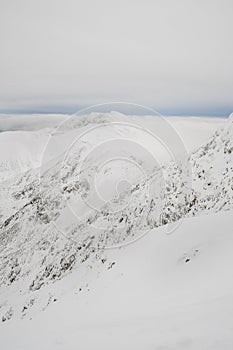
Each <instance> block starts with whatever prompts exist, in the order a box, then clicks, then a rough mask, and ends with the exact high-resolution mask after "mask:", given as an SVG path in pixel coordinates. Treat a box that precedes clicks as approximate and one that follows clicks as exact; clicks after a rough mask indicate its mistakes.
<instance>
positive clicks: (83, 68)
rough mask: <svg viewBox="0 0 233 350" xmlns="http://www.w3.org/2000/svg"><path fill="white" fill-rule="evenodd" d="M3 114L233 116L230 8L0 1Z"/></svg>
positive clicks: (165, 0) (187, 2) (201, 3)
mask: <svg viewBox="0 0 233 350" xmlns="http://www.w3.org/2000/svg"><path fill="white" fill-rule="evenodd" d="M0 5H1V6H0V7H1V8H0V45H1V46H0V48H1V53H0V79H1V80H0V111H5V110H16V111H20V110H28V111H43V110H44V111H55V112H59V111H60V112H64V111H68V112H74V111H75V110H76V109H78V108H79V107H80V106H86V105H90V104H95V103H103V102H108V101H128V102H135V103H139V104H143V105H146V106H150V107H154V108H156V109H157V110H158V111H160V112H161V113H165V114H166V113H167V114H171V113H173V114H195V113H196V114H216V115H218V114H219V115H221V114H227V113H230V112H231V111H233V1H232V0H140V1H137V0H132V1H131V0H124V1H121V0H83V1H81V0H74V1H73V0H54V1H52V0H36V1H35V0H0Z"/></svg>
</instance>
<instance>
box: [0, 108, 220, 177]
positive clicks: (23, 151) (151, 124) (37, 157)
mask: <svg viewBox="0 0 233 350" xmlns="http://www.w3.org/2000/svg"><path fill="white" fill-rule="evenodd" d="M103 115H104V114H103ZM98 118H99V115H98V113H92V114H91V115H90V116H84V117H83V116H78V115H77V116H76V117H75V118H74V117H73V119H74V120H75V123H76V124H78V123H79V124H80V126H82V124H81V122H82V123H83V124H84V125H85V122H86V121H87V120H90V122H91V123H93V122H94V123H95V120H96V119H98ZM156 118H157V117H156V116H145V117H139V116H129V117H128V118H126V117H124V121H125V123H126V122H127V123H129V124H130V125H135V124H136V125H138V124H142V125H143V126H145V127H146V128H147V129H148V130H150V131H153V130H154V131H156V128H157V127H158V126H159V121H158V120H156ZM67 119H68V116H67V115H40V114H33V115H0V182H1V181H5V180H6V179H9V178H11V177H14V176H16V175H17V174H19V173H23V172H25V171H27V170H29V169H32V168H37V167H39V166H40V165H41V160H42V157H43V152H44V149H45V147H46V145H47V143H48V142H49V140H50V138H51V135H53V132H54V131H55V130H56V128H57V127H58V125H59V124H60V123H62V122H64V121H65V120H67ZM165 119H166V120H167V121H168V122H169V123H170V124H171V126H172V127H173V128H175V130H176V132H177V133H178V135H179V136H180V138H181V139H182V140H183V142H184V145H185V147H186V148H187V151H188V152H192V151H194V150H196V149H198V148H199V147H200V146H201V145H202V144H204V143H205V142H207V140H208V138H210V137H211V136H212V134H213V133H214V131H215V130H216V129H217V128H218V127H220V126H222V125H224V123H225V119H224V118H198V117H166V118H165ZM79 120H80V122H79ZM107 120H109V119H107ZM110 120H113V121H117V120H118V121H119V120H120V121H122V118H120V119H119V117H118V119H117V115H115V116H114V114H113V118H112V119H110ZM131 129H132V127H131ZM128 130H129V128H128ZM1 131H2V132H1ZM126 131H127V130H126ZM119 132H120V130H119ZM122 132H123V133H124V132H125V130H122ZM131 132H132V130H131ZM144 134H145V133H144ZM109 136H110V134H109V135H108V137H109ZM125 136H126V137H129V136H130V135H129V132H128V133H127V134H126V135H125ZM146 136H147V137H146V138H145V136H144V137H143V133H142V132H140V130H137V129H136V128H135V127H134V128H133V135H131V138H133V139H134V140H137V142H141V144H142V145H143V146H144V147H147V148H148V149H150V150H153V148H154V147H155V145H154V140H153V138H151V137H150V138H148V133H147V135H146ZM71 137H72V136H71V135H70V134H69V133H68V132H66V134H65V135H60V134H59V133H57V134H56V137H54V138H53V143H54V147H53V149H51V150H50V155H49V159H52V158H55V157H56V156H57V155H58V154H59V152H60V153H61V152H62V151H64V149H65V148H66V147H67V145H69V144H70V138H71ZM94 139H95V138H94ZM159 149H160V150H161V151H160V152H159ZM165 153H166V152H164V150H163V149H162V148H161V145H157V147H156V157H157V158H158V161H159V162H164V159H167V155H166V154H165Z"/></svg>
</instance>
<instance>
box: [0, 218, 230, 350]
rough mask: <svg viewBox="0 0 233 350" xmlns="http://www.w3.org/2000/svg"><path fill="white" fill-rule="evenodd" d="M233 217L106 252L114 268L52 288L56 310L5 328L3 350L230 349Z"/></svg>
mask: <svg viewBox="0 0 233 350" xmlns="http://www.w3.org/2000/svg"><path fill="white" fill-rule="evenodd" d="M232 213H233V212H232V211H230V212H224V213H218V214H215V215H208V216H202V217H199V218H191V219H185V220H184V221H183V222H182V225H180V227H179V228H178V230H177V231H176V232H174V234H173V235H167V234H166V230H165V229H164V228H163V227H162V228H158V229H155V230H152V231H151V232H150V233H148V234H147V235H146V236H145V237H144V238H143V239H141V240H139V241H137V242H135V243H134V244H132V245H129V246H127V247H123V248H122V249H120V250H109V251H107V253H106V254H107V259H108V260H110V261H111V262H115V265H114V266H113V267H112V268H109V266H110V265H109V264H108V263H107V262H105V263H99V264H95V265H94V266H93V268H88V267H89V266H88V264H86V265H85V266H83V268H82V269H81V271H79V269H77V270H75V271H74V272H73V273H72V274H70V275H68V276H67V277H65V278H63V279H62V280H61V281H60V282H58V283H57V285H56V288H55V286H52V287H51V289H50V292H51V295H53V297H52V298H51V300H50V302H51V304H52V305H51V306H50V307H49V308H47V309H45V310H44V311H43V312H41V313H38V314H36V315H35V316H34V312H33V311H32V310H29V317H28V318H27V319H24V320H12V321H11V322H9V323H4V324H3V326H2V327H1V333H0V334H1V335H0V345H1V348H2V349H17V350H29V349H35V350H37V349H38V350H40V349H45V350H51V349H67V350H71V349H72V350H75V349H83V350H87V349H88V350H91V349H102V350H108V349H112V350H115V349H116V350H118V349H122V350H128V349H130V350H131V349H132V350H133V349H134V350H142V349H146V350H147V349H154V350H162V349H163V350H187V349H190V350H191V349H192V350H198V349H202V350H207V349H208V350H221V349H224V350H231V349H232V346H233V332H232V328H233V323H232V319H233V279H232V266H233V254H232V251H233V234H232V226H233V215H232ZM84 276H85V278H84ZM58 294H60V295H59V297H58V298H57V295H58ZM56 299H57V300H56ZM54 300H56V301H54ZM28 308H30V307H28Z"/></svg>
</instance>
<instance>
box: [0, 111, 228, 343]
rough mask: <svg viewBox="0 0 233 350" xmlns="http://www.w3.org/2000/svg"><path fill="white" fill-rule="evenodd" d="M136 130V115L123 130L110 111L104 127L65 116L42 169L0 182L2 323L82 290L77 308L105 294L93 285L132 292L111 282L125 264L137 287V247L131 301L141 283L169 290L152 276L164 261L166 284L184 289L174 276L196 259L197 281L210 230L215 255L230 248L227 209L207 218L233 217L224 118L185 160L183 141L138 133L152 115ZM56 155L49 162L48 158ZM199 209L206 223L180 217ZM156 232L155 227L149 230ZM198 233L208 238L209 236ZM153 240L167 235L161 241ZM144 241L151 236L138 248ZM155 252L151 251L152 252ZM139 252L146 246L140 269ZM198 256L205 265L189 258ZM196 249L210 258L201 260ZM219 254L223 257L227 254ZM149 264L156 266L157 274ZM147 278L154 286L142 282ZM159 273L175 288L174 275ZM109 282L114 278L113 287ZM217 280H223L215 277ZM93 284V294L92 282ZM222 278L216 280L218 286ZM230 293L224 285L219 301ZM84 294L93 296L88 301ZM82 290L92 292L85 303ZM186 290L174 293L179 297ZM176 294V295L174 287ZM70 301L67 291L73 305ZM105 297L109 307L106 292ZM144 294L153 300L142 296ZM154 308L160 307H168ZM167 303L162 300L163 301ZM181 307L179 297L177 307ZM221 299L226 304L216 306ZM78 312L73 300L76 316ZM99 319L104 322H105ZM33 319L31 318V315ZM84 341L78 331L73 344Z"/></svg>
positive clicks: (100, 119)
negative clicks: (79, 339) (78, 339)
mask: <svg viewBox="0 0 233 350" xmlns="http://www.w3.org/2000/svg"><path fill="white" fill-rule="evenodd" d="M135 118H136V117H135ZM144 122H145V124H146V125H147V129H146V131H145V129H143V128H142V124H140V121H139V122H138V119H137V118H136V119H134V120H133V121H132V119H130V123H129V120H128V119H127V118H126V117H123V120H122V115H117V114H115V115H114V123H112V115H95V116H93V115H92V116H90V117H89V119H85V118H84V117H83V118H79V120H78V122H77V121H74V120H71V122H70V123H68V124H64V126H62V128H60V129H59V130H57V131H56V132H54V134H53V135H52V137H51V138H49V140H48V144H47V147H46V149H45V152H44V153H43V157H42V159H41V163H42V167H41V169H40V170H38V169H34V170H30V171H27V172H26V173H24V174H22V175H18V176H17V177H16V178H12V179H10V180H9V181H5V182H4V186H2V187H1V190H0V203H1V204H2V206H1V208H0V240H1V247H2V249H1V253H0V279H1V287H0V299H1V303H0V304H1V306H0V313H1V317H2V321H3V324H4V325H5V324H7V323H8V322H6V321H8V320H10V319H20V318H26V319H30V318H31V317H33V318H34V317H35V316H36V315H37V313H38V312H39V311H40V310H44V309H46V308H47V306H48V305H49V304H52V303H54V302H55V301H57V299H59V300H60V298H63V295H66V294H67V293H68V295H70V294H69V293H71V294H72V293H77V297H78V296H79V295H82V293H84V296H83V297H81V299H80V300H81V301H80V303H82V302H84V303H90V305H93V303H95V302H97V303H98V302H99V301H98V300H99V299H98V293H102V292H104V289H101V288H103V287H100V286H99V285H101V284H102V283H103V285H106V288H107V290H108V289H109V288H110V290H108V292H109V293H112V292H113V291H112V289H111V288H113V289H114V290H115V287H114V286H116V290H115V291H117V290H118V293H120V290H119V288H123V290H124V293H126V294H127V292H129V291H131V289H129V288H128V287H129V285H128V284H127V281H125V280H124V278H123V277H122V278H121V276H123V275H124V268H125V271H128V272H127V273H132V274H133V276H135V279H133V283H134V284H135V283H136V277H137V272H136V270H137V271H138V268H137V266H138V262H137V263H136V260H137V259H138V257H139V256H138V253H139V251H140V254H139V255H141V257H140V260H139V261H140V262H141V263H142V266H143V267H142V270H141V273H140V281H141V282H140V286H138V285H136V284H135V288H139V293H138V294H137V293H136V294H135V300H134V301H135V303H136V300H137V298H139V297H142V292H143V290H144V288H143V286H144V285H146V286H147V287H146V290H145V292H146V293H148V292H149V293H150V288H149V286H150V283H152V284H153V286H154V287H153V288H155V285H156V288H158V289H157V294H158V295H157V294H156V295H157V296H156V298H158V296H159V295H160V296H161V294H162V293H168V290H169V288H170V287H172V285H170V287H169V288H168V286H169V283H170V282H169V280H166V281H165V280H163V277H162V276H163V273H166V266H167V265H166V264H164V260H166V259H167V261H168V265H169V264H170V263H169V262H171V264H173V263H174V264H175V266H176V267H175V268H174V269H175V275H174V276H176V277H177V278H178V279H180V283H183V284H184V283H186V282H187V280H188V281H189V280H190V279H191V277H187V276H188V275H189V274H190V270H187V271H189V272H184V269H187V267H186V264H187V263H189V262H190V261H191V260H193V259H196V256H198V259H199V260H198V259H197V261H198V264H199V265H200V266H199V265H198V266H199V267H198V266H197V265H194V267H193V269H194V270H192V266H193V265H190V266H191V273H197V271H198V269H201V265H202V264H207V259H211V258H212V260H211V261H212V262H213V259H214V258H213V256H212V254H213V252H215V250H216V249H217V244H216V249H215V248H214V249H215V250H213V251H212V250H211V249H212V248H211V244H212V243H211V244H210V247H209V246H208V247H207V246H206V245H208V244H207V240H211V233H212V232H213V239H214V240H216V242H217V241H218V239H219V240H221V239H222V240H223V241H222V242H223V249H222V251H221V258H222V257H223V255H224V249H225V247H226V245H227V240H228V239H229V244H230V242H231V241H232V240H231V238H230V228H229V227H230V225H231V224H232V220H231V218H232V215H231V214H230V212H229V214H227V213H226V214H222V213H220V214H218V215H216V216H214V215H213V214H214V213H218V212H222V211H229V210H233V120H232V118H231V119H229V120H228V122H226V123H225V125H224V127H223V128H220V129H219V130H218V131H216V132H215V134H214V135H213V136H212V138H210V140H209V142H208V143H207V144H205V145H204V146H202V147H201V148H199V149H198V151H196V152H194V153H193V154H192V155H191V156H190V155H189V154H188V152H186V150H185V148H182V146H183V145H182V142H181V143H180V148H178V151H180V152H176V151H175V150H172V151H173V152H167V150H166V147H164V146H163V145H164V143H163V142H162V141H161V140H158V139H156V138H154V137H153V135H151V134H150V133H148V125H151V119H150V120H145V121H144ZM145 124H144V125H145ZM165 126H166V127H165V129H163V125H162V126H161V131H163V130H165V131H166V132H167V131H169V130H171V138H170V139H169V140H168V144H169V143H170V144H169V146H170V149H172V146H173V145H174V144H175V143H176V142H179V138H177V137H176V135H175V136H174V138H172V128H171V129H169V126H167V124H166V125H165ZM157 127H158V125H157V126H156V128H157ZM149 130H153V128H149ZM119 140H120V142H119ZM178 146H179V145H178ZM64 149H65V152H64ZM54 154H56V157H55V158H54V157H53V156H52V155H54ZM113 160H114V161H113ZM155 160H156V161H155ZM119 179H120V181H119ZM207 213H208V214H211V216H210V217H209V216H207V218H206V219H205V218H200V219H198V220H199V221H195V220H196V219H195V220H194V219H190V217H193V216H199V215H201V214H207ZM184 218H188V219H186V220H185V224H183V221H182V220H183V219H184ZM218 220H219V225H220V227H221V225H222V227H224V230H226V231H224V235H223V236H221V238H220V237H219V235H221V232H219V231H218V230H217V224H216V223H217V222H218ZM225 220H226V223H224V222H225ZM196 222H197V223H198V222H200V223H202V222H203V228H202V231H201V229H199V228H198V224H197V228H195V227H196V226H195V225H196ZM188 223H190V225H191V227H192V226H193V228H192V229H190V231H191V233H189V232H188V231H189V229H188V227H189V226H188ZM214 223H215V225H214ZM183 225H184V226H183ZM159 226H165V228H163V229H158V227H159ZM215 226H216V227H215ZM185 227H186V228H185ZM225 227H226V228H225ZM164 230H165V231H164ZM203 230H207V231H208V236H206V235H205V234H204V233H203ZM196 231H198V232H199V233H198V232H196ZM161 232H165V233H167V234H168V233H170V235H169V236H167V235H166V236H164V235H162V236H161ZM147 233H148V235H149V237H150V238H148V237H146V238H144V239H145V241H144V240H138V239H139V238H141V237H142V236H145V235H146V234H147ZM171 233H173V235H171ZM197 233H198V235H197V236H196V234H197ZM185 234H187V240H186V238H185ZM202 234H203V236H202ZM157 235H158V240H157ZM180 235H181V236H180ZM159 236H161V237H160V238H159ZM169 237H171V238H170V241H169V242H170V243H168V245H169V247H166V244H165V246H163V244H164V243H162V242H164V240H167V241H168V240H169ZM181 237H182V239H184V242H187V246H186V245H185V244H186V243H184V244H181ZM188 237H189V238H188ZM218 237H219V238H218ZM189 239H190V241H189V243H188V240H189ZM136 240H138V242H137V243H135V248H134V245H132V248H131V247H130V248H129V247H128V248H129V253H127V249H128V248H127V247H125V248H124V249H123V248H121V249H116V250H112V249H109V248H112V247H115V246H118V247H122V246H124V245H127V244H129V243H132V242H134V241H136ZM150 240H151V241H150ZM149 241H150V242H149ZM152 241H153V242H152ZM142 242H144V243H142ZM145 242H147V243H145ZM157 244H158V245H161V247H160V248H161V252H160V253H159V250H158V247H157V246H156V245H157ZM173 244H174V245H173ZM144 245H145V246H144ZM153 245H154V249H155V253H156V252H157V253H156V256H157V254H160V255H159V256H160V258H158V261H157V260H156V259H157V258H156V256H155V257H154V256H153V251H154V250H153V248H152V247H153ZM202 245H203V247H204V248H203V249H202ZM140 247H141V248H140ZM200 247H201V248H200ZM228 247H229V246H228ZM107 248H108V249H107ZM160 248H159V249H160ZM148 249H149V250H150V249H151V250H150V253H148V254H149V257H148V261H147V251H148ZM173 249H174V253H173V252H172V251H173ZM200 250H201V254H200V256H203V258H199V252H200ZM206 250H207V252H208V253H206V254H205V251H206ZM128 254H129V255H128ZM161 254H162V255H161ZM164 254H165V256H166V257H167V258H166V259H165V258H164ZM182 254H183V255H182ZM127 258H129V259H133V261H134V262H135V263H136V265H135V266H136V270H134V268H133V266H134V265H132V264H130V265H129V264H128V263H127V264H126V265H125V267H123V266H124V261H125V260H126V259H127ZM228 258H229V259H230V255H229V257H228V255H227V259H228ZM122 259H123V260H122ZM154 259H155V260H154ZM176 259H177V260H176ZM202 259H204V260H202ZM194 261H196V260H194ZM229 261H230V260H225V262H226V264H225V263H224V264H225V265H224V264H223V266H222V267H221V268H224V269H225V268H226V266H227V264H228V263H229ZM157 263H158V264H159V265H157ZM118 264H119V266H118ZM144 264H146V265H145V266H144ZM176 264H178V265H176ZM208 264H209V265H208V268H207V269H206V273H207V272H209V271H211V267H210V265H211V264H210V263H208ZM156 266H159V268H158V269H159V271H158V269H157V268H156ZM169 266H170V265H169ZM188 266H189V265H188ZM205 266H206V265H205ZM144 267H145V268H144ZM147 268H148V269H151V270H150V271H149V272H148V278H147V277H145V274H146V269H147ZM169 268H170V267H169ZM195 269H196V270H195ZM112 271H115V272H112ZM169 271H170V270H169ZM195 271H196V272H195ZM71 272H72V273H71ZM173 272H174V271H173ZM122 274H123V275H122ZM135 274H136V275H135ZM102 275H103V276H102ZM153 275H154V276H155V278H156V280H157V281H158V282H160V283H156V282H155V281H154V278H151V276H153ZM143 276H144V277H143ZM169 276H170V277H169ZM169 276H168V277H169V278H172V281H174V276H172V270H171V271H170V272H169ZM205 276H206V275H205V274H204V275H201V276H200V278H199V279H197V280H196V283H197V285H196V287H195V288H196V289H197V290H196V289H195V288H194V290H196V292H197V293H198V285H200V283H201V281H202V279H203V278H205ZM118 278H119V281H120V282H117V281H118ZM144 278H145V280H144ZM187 278H188V279H187ZM217 278H220V279H221V271H220V270H219V271H218V277H217ZM150 279H152V280H151V282H149V281H150ZM160 279H161V281H160ZM93 280H94V281H96V282H94V284H95V283H97V287H96V286H95V285H92V282H91V281H93ZM98 281H99V282H98ZM122 281H123V282H122ZM223 282H224V283H226V280H225V279H224V281H223ZM111 283H113V285H112V287H110V284H111ZM117 283H119V286H118V287H117ZM163 283H165V285H166V288H165V290H164V289H163V288H162V289H160V288H161V284H162V285H163ZM190 283H191V282H190V281H189V282H187V284H188V286H190V288H191V286H194V285H193V284H190ZM211 283H212V284H211ZM211 283H210V284H208V288H210V289H211V288H212V287H213V284H214V279H213V280H212V282H211ZM91 285H92V286H91ZM231 287H232V286H231V285H230V284H229V289H227V290H228V292H229V293H230V289H231ZM94 288H97V290H98V288H100V289H99V292H98V293H97V297H96V296H95V292H94V291H93V290H94ZM104 288H105V287H104ZM117 288H118V289H117ZM203 288H204V287H203ZM220 289H221V288H220ZM223 289H224V285H223ZM152 290H154V289H152ZM89 291H91V293H92V294H93V295H92V296H91V298H90V299H89V297H88V293H89ZM189 291H190V290H188V289H187V288H184V293H186V297H187V295H188V293H189ZM170 292H171V291H170ZM196 292H195V293H196ZM228 292H227V293H228ZM104 293H105V292H104ZM175 293H178V294H179V293H181V291H180V285H179V286H178V289H175ZM221 293H223V290H221ZM221 293H220V294H218V293H216V295H215V297H216V298H217V297H222V295H223V294H221ZM181 294H182V293H181ZM75 295H76V294H74V295H73V294H72V298H75ZM113 295H117V294H113ZM176 297H177V295H174V298H175V299H176ZM204 297H206V298H207V297H208V293H207V294H203V298H204ZM64 298H65V297H64ZM82 298H84V299H82ZM96 298H97V299H96ZM106 298H107V299H106V302H107V305H108V303H109V302H110V299H108V298H110V294H107V296H106ZM148 298H149V299H148V300H152V299H153V297H152V295H150V294H149V296H148ZM224 298H225V296H224ZM64 300H65V299H64ZM72 300H73V299H72ZM103 300H105V299H103ZM120 300H121V299H120ZM164 300H165V302H166V303H167V301H168V300H167V299H166V298H165V299H164ZM169 300H170V301H171V300H172V295H170V296H169ZM190 300H191V299H189V298H188V299H187V303H188V302H190ZM203 300H204V299H203ZM203 300H201V301H200V300H199V299H198V298H197V299H196V298H194V299H192V300H191V301H193V302H199V301H200V302H201V303H202V302H203ZM122 302H123V301H122ZM64 303H65V301H64ZM120 303H121V301H120ZM226 303H227V299H226V298H225V299H224V301H223V306H224V308H225V307H226V305H227V304H226ZM55 304H56V303H55ZM64 305H65V304H64ZM74 305H76V303H75V304H74ZM80 305H81V304H79V301H78V304H77V308H79V307H81V306H80ZM85 305H86V304H85ZM117 305H118V304H117V303H116V308H117V307H118V306H117ZM121 305H123V304H121ZM132 305H133V303H132ZM142 305H143V304H142ZM156 305H157V304H156ZM167 305H168V306H169V304H167ZM172 305H173V306H174V304H172V302H171V304H170V306H172ZM173 306H172V307H173ZM62 307H63V306H61V308H62ZM103 307H104V306H103ZM182 307H184V306H182ZM214 308H216V310H218V305H217V303H214ZM81 309H82V307H81ZM98 310H99V311H98V312H100V309H98ZM180 310H182V309H180ZM90 311H91V308H90ZM128 311H129V313H130V310H128ZM191 311H192V310H191ZM51 312H52V311H51ZM82 312H84V311H83V310H82ZM112 312H115V311H114V310H113V311H112ZM166 312H168V310H167V311H166ZM55 313H56V311H55ZM139 314H140V313H139ZM142 314H143V313H142ZM80 315H84V314H82V313H80ZM108 316H109V315H108V314H106V319H108V318H107V317H108ZM37 317H39V321H38V322H40V317H41V316H37ZM52 317H54V316H52ZM83 317H84V316H83ZM153 317H154V316H153ZM172 317H173V316H172ZM110 319H111V318H110ZM192 322H193V321H192ZM146 325H147V323H146ZM9 329H10V328H9ZM6 334H7V333H6ZM67 334H69V332H68V333H67ZM85 334H86V333H85V332H84V333H82V336H83V337H84V336H85ZM6 341H7V342H8V341H9V339H8V340H6ZM161 341H162V340H161ZM226 344H228V343H227V342H226ZM161 346H162V345H161ZM226 346H228V345H226ZM29 348H30V347H29V346H28V349H29ZM71 348H72V346H71V347H70V349H71ZM87 348H88V349H89V347H87Z"/></svg>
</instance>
